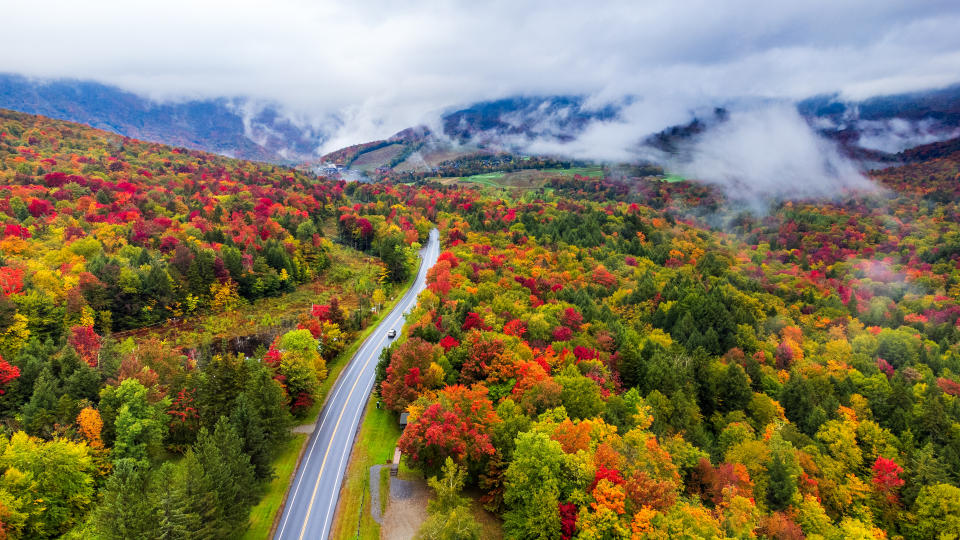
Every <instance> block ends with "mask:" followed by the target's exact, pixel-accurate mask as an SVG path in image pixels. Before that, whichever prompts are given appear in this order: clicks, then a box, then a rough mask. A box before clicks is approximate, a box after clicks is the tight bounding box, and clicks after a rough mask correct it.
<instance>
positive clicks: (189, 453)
mask: <svg viewBox="0 0 960 540" xmlns="http://www.w3.org/2000/svg"><path fill="white" fill-rule="evenodd" d="M374 194H375V195H376V198H377V201H372V198H373V195H374ZM433 199H434V197H433V196H432V195H431V193H430V191H429V190H424V191H422V192H421V191H417V192H414V191H410V190H406V191H403V190H400V191H398V190H395V189H393V188H386V187H378V188H375V189H372V190H371V189H370V188H358V186H356V185H350V186H347V185H345V184H344V183H343V182H329V181H326V180H324V179H318V178H316V177H312V176H306V175H304V174H301V173H298V172H296V171H294V170H292V169H286V168H281V167H276V166H272V165H267V164H256V163H251V162H244V161H237V160H232V159H227V158H223V157H220V156H214V155H210V154H205V153H202V152H197V151H188V150H185V149H182V148H169V147H166V146H162V145H157V144H150V143H144V142H141V141H136V140H133V139H127V138H123V137H120V136H116V135H113V134H109V133H106V132H102V131H97V130H93V129H89V128H85V127H82V126H78V125H75V124H69V123H66V122H59V121H52V120H48V119H45V118H42V117H35V116H30V115H25V114H19V113H13V112H9V111H0V232H2V241H0V284H2V295H0V414H2V425H0V475H2V476H0V532H2V536H3V537H5V538H6V537H9V538H51V537H59V536H61V535H67V536H69V537H74V538H148V537H153V538H235V537H236V536H237V535H238V534H241V533H242V532H243V531H244V530H245V529H246V524H247V514H248V512H249V509H250V506H251V505H252V504H253V503H255V502H256V501H257V499H258V498H259V497H260V495H261V488H262V487H263V486H264V485H265V482H267V481H269V479H270V478H271V477H272V476H273V471H272V466H271V460H272V458H273V457H274V455H275V453H276V452H277V449H278V448H279V447H280V446H281V443H283V442H284V441H286V440H287V439H288V438H289V437H290V434H289V432H288V427H290V425H291V422H292V420H293V419H294V418H304V417H306V416H307V415H308V414H309V412H310V411H311V410H314V409H312V408H311V407H312V406H313V403H314V400H315V399H316V398H317V397H318V395H319V388H320V385H321V383H322V382H323V381H324V379H325V378H326V375H327V367H328V363H329V362H333V361H335V360H336V359H337V357H338V354H339V353H340V352H341V351H343V350H344V349H345V348H346V347H347V346H348V345H349V344H350V342H351V341H352V340H353V338H354V337H355V336H356V335H357V334H358V333H359V331H360V330H362V329H363V328H364V327H365V326H366V325H367V324H369V322H370V319H371V316H372V312H371V308H374V310H376V309H379V308H380V307H381V306H382V304H383V302H384V301H385V300H386V298H387V296H388V294H390V293H391V291H392V289H394V288H396V287H397V286H399V285H400V284H402V283H403V282H404V281H405V280H407V278H408V274H409V271H410V268H411V266H412V264H413V263H414V259H415V249H416V245H417V242H418V241H420V240H423V239H425V238H426V235H427V233H428V232H429V229H430V223H429V221H428V220H427V218H426V217H425V216H427V215H432V213H433V212H434V210H433V209H432V208H431V201H432V200H433ZM368 201H371V202H369V203H368ZM358 213H362V214H363V215H364V217H359V215H358ZM341 217H342V219H341ZM327 234H329V235H330V237H327V236H325V235H327ZM351 254H352V255H351ZM371 256H373V257H375V259H374V258H371ZM338 260H339V261H344V260H347V261H352V260H356V261H360V262H358V263H357V264H355V265H352V266H344V267H332V264H331V262H332V261H338ZM369 261H374V262H369ZM341 264H343V265H347V264H348V263H346V262H341ZM371 265H372V266H374V267H375V270H374V271H373V272H369V271H367V270H366V268H368V267H369V266H371ZM357 270H363V272H362V273H361V272H356V271H357ZM343 272H346V276H343V275H342V273H343ZM303 286H307V287H315V288H316V290H322V291H324V294H325V296H315V297H314V298H315V304H314V305H313V306H312V308H304V309H302V311H300V312H298V313H283V312H280V313H260V314H258V316H259V317H265V318H268V319H269V318H274V319H276V318H283V317H289V318H290V319H292V321H293V323H292V324H291V325H290V326H291V327H290V328H287V330H289V331H285V332H284V333H282V335H277V336H276V338H275V339H274V340H273V342H272V344H271V343H270V342H268V343H266V345H269V347H260V350H259V351H257V352H254V353H253V354H252V356H253V357H250V356H248V355H242V354H233V351H230V350H222V349H223V348H222V347H221V348H214V347H211V346H209V345H210V344H209V343H207V344H206V345H207V346H204V343H197V344H195V346H192V347H189V348H180V347H174V346H173V345H172V342H171V340H160V339H157V338H156V337H154V333H156V332H161V331H163V330H166V331H167V335H169V333H170V332H176V331H177V330H178V329H179V328H180V327H179V326H171V325H172V324H173V323H174V322H175V321H181V322H183V321H186V322H190V321H194V320H198V319H202V320H205V321H210V320H214V321H215V320H218V319H221V320H225V321H233V320H234V318H235V316H236V314H237V313H238V312H241V311H243V310H250V308H251V306H258V305H262V304H261V303H262V302H264V301H265V300H264V299H265V298H269V297H275V298H278V299H280V300H278V302H277V303H275V304H271V305H280V306H283V305H284V304H283V302H282V299H284V298H286V297H287V296H288V295H290V294H291V293H293V292H294V291H299V290H300V289H299V287H303ZM309 290H314V289H309V288H308V291H309ZM298 294H299V293H298ZM321 298H326V299H327V301H325V302H323V303H321V302H319V300H320V299H321ZM374 304H380V305H374ZM308 305H309V304H308ZM127 335H133V336H135V337H124V336H127ZM198 335H199V336H200V337H201V338H202V337H203V334H202V333H198ZM172 341H176V340H175V339H174V340H172ZM201 341H202V339H201ZM267 526H269V523H268V524H267Z"/></svg>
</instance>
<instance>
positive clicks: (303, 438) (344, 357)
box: [243, 274, 416, 540]
mask: <svg viewBox="0 0 960 540" xmlns="http://www.w3.org/2000/svg"><path fill="white" fill-rule="evenodd" d="M415 279H416V274H414V275H413V276H412V277H410V279H408V280H407V282H406V283H404V284H403V286H402V287H401V288H399V289H397V292H396V294H395V295H394V297H393V298H392V299H390V300H388V301H387V302H386V303H385V304H384V306H383V308H381V309H380V312H379V313H377V314H376V315H375V316H374V317H373V318H372V319H371V321H370V324H368V325H367V328H365V329H364V330H363V331H362V332H360V333H359V334H358V335H357V337H356V338H354V340H353V342H352V343H351V344H350V346H349V347H347V348H346V349H344V350H343V351H342V352H341V353H340V354H339V355H337V357H336V358H334V360H333V361H332V362H331V363H330V364H329V365H328V366H327V378H326V379H325V380H324V381H323V383H321V384H320V389H319V390H318V392H317V394H318V396H317V400H316V402H315V403H314V404H313V406H312V407H311V408H310V409H309V410H308V412H307V414H306V416H305V418H306V420H305V423H313V424H316V422H317V418H318V417H319V416H320V411H321V410H323V405H324V404H325V403H326V401H327V396H328V395H329V393H330V389H331V388H333V385H334V383H336V381H337V379H338V378H339V377H340V373H341V372H342V371H343V369H344V368H345V367H346V366H347V364H349V363H350V359H351V358H353V355H354V354H356V352H357V350H358V349H359V348H360V345H361V344H363V342H364V341H365V340H366V339H367V337H369V336H370V334H371V333H372V332H373V329H374V328H376V327H377V325H378V324H379V323H380V320H381V319H382V318H383V314H385V313H389V312H390V310H392V309H393V308H394V307H395V306H396V305H397V303H398V302H399V301H400V299H401V298H403V296H404V295H405V294H406V293H407V291H408V290H410V287H411V286H412V285H413V281H414V280H415ZM371 399H372V398H371ZM374 408H375V407H374ZM381 412H386V411H381ZM394 423H395V422H394ZM396 429H397V436H396V438H399V437H400V434H399V431H400V427H399V425H398V426H397V427H396ZM396 438H394V442H396ZM309 440H310V436H309V435H308V434H305V433H294V434H293V438H292V439H291V441H290V443H289V444H290V446H291V448H290V449H288V448H284V450H282V451H281V452H280V453H279V454H278V455H277V457H275V458H274V460H273V467H274V469H275V470H276V473H277V478H274V480H273V481H272V482H270V484H268V485H267V489H266V491H265V493H264V495H263V498H262V499H261V500H260V502H259V503H258V504H257V505H256V506H254V507H253V510H251V512H250V528H249V529H248V530H247V533H246V534H244V536H243V538H244V539H245V540H263V539H266V538H269V537H270V533H271V529H272V528H273V524H274V522H275V521H276V520H277V517H278V513H279V510H280V505H281V504H282V502H283V499H284V496H285V495H286V493H287V490H288V489H289V488H290V482H292V481H293V476H294V472H295V471H296V467H297V460H298V459H299V457H300V452H301V450H302V449H303V447H304V445H306V444H307V442H308V441H309ZM355 450H356V447H354V451H355ZM391 452H392V447H391ZM391 455H392V454H391ZM385 459H386V458H385ZM368 469H369V467H368ZM282 471H288V472H282ZM368 483H369V480H368ZM370 521H371V522H372V521H373V520H372V519H371V520H370ZM374 525H376V523H374ZM377 531H378V534H379V528H378V529H377ZM378 537H379V536H378Z"/></svg>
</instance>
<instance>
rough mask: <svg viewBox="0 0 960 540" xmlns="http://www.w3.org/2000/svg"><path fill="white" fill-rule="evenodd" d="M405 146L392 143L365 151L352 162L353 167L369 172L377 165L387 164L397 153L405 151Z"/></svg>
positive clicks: (351, 166)
mask: <svg viewBox="0 0 960 540" xmlns="http://www.w3.org/2000/svg"><path fill="white" fill-rule="evenodd" d="M404 148H405V146H404V145H403V144H400V143H396V144H390V145H387V146H384V147H383V148H377V149H376V150H371V151H369V152H364V153H362V154H360V155H359V156H357V159H355V160H353V163H351V164H350V168H351V169H357V170H360V171H364V172H369V171H372V170H374V169H376V168H377V167H380V166H382V165H386V164H387V163H389V162H390V160H391V159H393V158H394V157H395V156H396V155H397V154H399V153H400V152H403V149H404Z"/></svg>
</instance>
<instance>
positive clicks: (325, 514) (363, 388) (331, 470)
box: [274, 229, 440, 540]
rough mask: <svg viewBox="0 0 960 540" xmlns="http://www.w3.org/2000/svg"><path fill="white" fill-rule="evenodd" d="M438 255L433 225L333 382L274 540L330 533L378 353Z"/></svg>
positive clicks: (398, 326) (321, 536)
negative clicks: (414, 265) (387, 306)
mask: <svg viewBox="0 0 960 540" xmlns="http://www.w3.org/2000/svg"><path fill="white" fill-rule="evenodd" d="M439 255H440V242H439V240H438V232H437V230H436V229H434V230H432V231H430V240H429V241H428V242H427V245H426V246H425V247H424V248H423V249H421V250H420V258H421V262H420V270H419V271H418V273H417V279H416V281H414V283H413V285H412V286H411V287H410V290H408V291H407V294H405V295H404V296H403V298H401V299H400V301H399V302H398V303H397V305H396V306H395V307H394V308H393V310H392V311H390V313H388V314H387V316H386V317H384V318H383V320H382V321H381V322H380V324H379V325H378V326H377V328H376V329H374V331H373V332H372V333H371V334H370V336H369V337H367V339H366V341H364V342H363V345H361V346H360V349H359V350H357V353H356V354H355V355H354V356H353V358H351V359H350V364H349V365H348V366H347V367H346V369H344V371H343V372H342V373H341V374H340V378H339V379H338V380H337V382H336V384H334V385H333V389H332V390H331V392H330V395H329V397H328V398H327V402H326V404H325V405H324V407H323V411H322V412H321V413H320V418H318V419H317V427H316V429H314V431H313V434H312V435H311V436H310V441H309V443H308V446H307V452H306V454H304V456H303V461H301V462H300V468H299V469H297V473H296V475H295V476H294V479H293V484H292V485H291V487H290V495H289V497H288V498H287V503H286V505H285V506H284V509H283V517H282V518H281V519H280V525H279V526H278V527H277V533H276V535H275V536H274V538H276V539H278V540H289V539H298V540H304V539H310V540H314V539H321V540H324V539H326V538H327V537H328V536H329V534H330V527H331V526H332V524H333V515H334V512H336V510H337V499H338V498H339V496H340V484H341V483H342V482H343V475H344V472H345V471H346V468H347V464H348V463H349V461H350V452H351V450H353V440H354V437H355V435H356V433H357V429H358V428H359V426H360V417H361V416H362V415H363V409H364V407H365V406H366V404H367V398H368V397H369V396H370V391H371V390H372V389H373V380H374V377H375V371H376V367H377V361H378V359H379V358H380V351H382V350H383V349H384V348H385V347H387V346H388V345H390V343H391V342H392V341H393V340H392V339H390V338H388V337H387V333H388V332H389V331H390V330H391V329H395V330H396V331H397V334H398V335H399V333H400V330H401V328H402V327H403V323H404V312H406V311H408V310H410V309H411V308H413V306H415V305H416V303H417V295H419V294H420V291H422V290H423V289H424V288H425V287H426V280H427V270H429V269H430V268H431V267H432V266H433V265H434V263H436V262H437V257H438V256H439Z"/></svg>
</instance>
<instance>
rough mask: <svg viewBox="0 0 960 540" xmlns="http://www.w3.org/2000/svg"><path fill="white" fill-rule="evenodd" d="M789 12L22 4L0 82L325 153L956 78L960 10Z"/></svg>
mask: <svg viewBox="0 0 960 540" xmlns="http://www.w3.org/2000/svg"><path fill="white" fill-rule="evenodd" d="M792 4H793V5H789V4H788V3H783V2H769V1H760V0H751V1H746V0H739V1H732V2H714V1H707V0H688V1H661V2H636V1H632V0H630V1H611V2H604V3H601V4H597V3H590V2H573V1H551V2H543V1H536V2H524V3H517V2H512V1H505V0H499V1H494V2H457V1H452V0H447V1H444V0H427V1H419V2H404V3H396V2H385V1H380V0H377V1H368V2H361V1H348V0H338V1H333V2H313V1H308V0H303V1H297V0H278V1H273V2H269V3H267V2H254V1H249V0H247V1H242V0H241V1H231V2H214V1H200V0H169V1H165V2H126V1H124V2H121V1H119V0H98V1H95V2H75V1H66V0H36V1H33V2H9V3H8V5H5V6H4V9H3V20H4V30H3V32H2V33H0V49H2V50H4V51H6V52H5V54H3V55H0V71H5V72H13V73H21V74H25V75H29V76H36V77H73V78H83V79H94V80H98V81H101V82H105V83H108V84H114V85H117V86H120V87H122V88H125V89H128V90H132V91H135V92H138V93H141V94H146V95H149V96H152V97H155V98H158V99H182V98H193V97H217V96H241V97H248V98H251V99H253V100H257V101H272V102H277V103H279V104H281V105H282V107H283V108H284V110H286V111H289V113H290V114H291V116H295V117H298V118H301V119H308V120H307V121H311V122H314V123H321V122H326V121H328V119H329V118H330V116H331V115H335V116H337V117H339V118H341V119H342V120H343V125H342V127H341V128H340V131H339V132H338V133H336V134H335V135H334V136H333V138H332V139H331V140H330V141H329V142H328V143H327V144H326V145H325V146H326V147H327V148H333V147H335V146H337V145H340V146H342V145H344V144H351V143H355V142H359V141H362V140H370V139H375V138H380V137H384V136H387V135H390V134H391V133H393V132H394V131H397V130H399V129H402V128H404V127H407V126H409V125H412V124H416V123H420V122H422V121H423V120H424V118H425V117H428V116H431V115H436V114H437V113H438V112H439V111H442V110H444V109H446V108H448V107H452V106H455V105H457V104H465V103H470V102H473V101H476V100H481V99H491V98H496V97H502V96H506V95H512V94H557V93H565V94H583V95H591V96H593V100H592V103H597V104H602V103H604V102H606V101H609V100H615V99H620V98H621V97H622V96H624V95H636V96H641V97H642V98H643V100H642V103H644V105H642V106H640V107H641V108H643V107H646V109H645V112H643V113H640V112H637V111H634V112H631V114H635V116H634V117H632V119H631V120H629V121H626V122H620V123H608V125H606V126H600V127H596V128H591V130H595V131H592V132H588V133H586V134H585V135H584V138H583V141H584V142H583V144H585V145H586V144H596V145H601V144H605V143H606V142H607V141H608V138H607V137H609V136H612V135H615V134H616V133H615V132H616V131H617V130H621V131H622V133H621V134H622V135H628V134H632V133H635V132H639V131H644V130H650V131H655V130H656V129H660V128H662V127H664V126H662V125H660V126H655V127H654V125H655V124H656V123H657V122H659V121H668V120H672V119H673V118H674V117H675V116H678V115H679V114H678V111H687V110H688V109H689V108H690V107H692V106H694V105H702V104H703V103H704V102H707V101H718V100H725V99H730V98H734V97H743V96H746V97H776V98H787V99H796V98H802V97H806V96H808V95H810V94H815V93H820V92H833V91H840V92H842V93H843V95H845V96H849V97H855V98H862V97H865V96H869V95H876V94H883V93H892V92H901V91H907V90H915V89H922V88H927V87H933V86H940V85H944V84H948V83H950V82H954V79H955V78H956V77H957V74H960V33H958V32H956V28H957V27H958V26H960V4H957V3H956V2H955V1H952V0H951V1H934V2H910V3H906V2H899V1H882V0H881V1H872V2H867V1H859V0H858V1H848V2H840V3H838V2H834V1H827V0H813V1H808V2H797V3H792ZM838 4H839V5H838ZM401 6H402V7H401ZM667 102H669V103H670V105H669V106H668V107H666V108H665V110H662V111H661V110H658V107H657V106H656V104H659V103H667ZM647 115H649V116H647ZM641 117H643V118H641ZM654 120H656V121H654ZM591 137H593V138H594V139H591ZM591 140H592V141H593V142H591ZM584 150H586V148H584ZM610 153H615V152H610Z"/></svg>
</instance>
